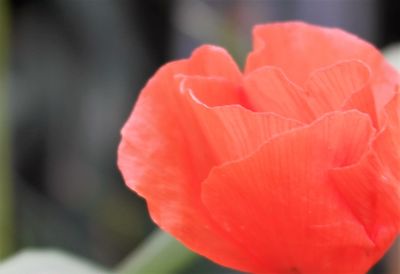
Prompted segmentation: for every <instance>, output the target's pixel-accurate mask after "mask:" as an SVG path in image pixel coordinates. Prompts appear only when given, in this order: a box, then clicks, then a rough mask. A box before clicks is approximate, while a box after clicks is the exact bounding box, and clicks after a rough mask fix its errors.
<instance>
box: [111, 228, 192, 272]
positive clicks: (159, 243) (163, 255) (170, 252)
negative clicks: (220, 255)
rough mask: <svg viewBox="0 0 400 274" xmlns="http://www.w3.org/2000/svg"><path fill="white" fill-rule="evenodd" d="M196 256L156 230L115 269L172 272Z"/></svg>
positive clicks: (187, 263)
mask: <svg viewBox="0 0 400 274" xmlns="http://www.w3.org/2000/svg"><path fill="white" fill-rule="evenodd" d="M196 258H198V257H197V256H196V255H195V254H194V253H192V252H190V251H189V250H187V249H186V248H185V247H184V246H183V245H181V244H180V243H179V242H178V241H176V240H175V239H174V238H172V237H171V236H169V235H167V234H165V233H163V232H161V231H156V232H154V233H153V234H151V235H150V236H149V237H148V238H147V239H146V241H145V242H144V243H143V245H142V246H140V247H139V248H137V249H136V250H135V251H134V252H133V253H132V254H130V255H128V256H127V258H126V259H125V260H123V261H122V263H120V264H119V265H118V266H117V267H116V269H115V273H116V274H148V273H163V274H174V273H177V272H178V271H179V270H181V269H184V268H185V267H186V266H188V265H189V264H190V263H192V262H193V261H194V260H195V259H196Z"/></svg>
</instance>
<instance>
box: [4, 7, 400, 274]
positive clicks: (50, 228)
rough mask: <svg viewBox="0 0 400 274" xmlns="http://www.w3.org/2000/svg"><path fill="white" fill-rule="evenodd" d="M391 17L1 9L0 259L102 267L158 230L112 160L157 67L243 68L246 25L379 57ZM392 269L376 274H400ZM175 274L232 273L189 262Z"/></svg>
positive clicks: (389, 35)
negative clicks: (328, 40)
mask: <svg viewBox="0 0 400 274" xmlns="http://www.w3.org/2000/svg"><path fill="white" fill-rule="evenodd" d="M399 14H400V5H399V2H398V1H382V0H348V1H342V0H269V1H268V0H267V1H255V0H242V1H239V0H236V1H235V0H214V1H212V0H207V1H206V0H203V1H200V0H196V1H195V0H181V1H165V0H164V1H163V0H160V1H157V0H146V1H136V0H9V1H7V0H0V205H1V206H0V229H1V231H2V233H0V235H8V236H6V237H3V238H2V237H1V236H0V257H1V256H2V252H3V254H6V253H7V254H10V250H14V251H16V250H20V249H22V248H26V247H55V248H58V249H61V250H65V251H68V252H70V253H73V254H76V255H78V256H83V257H84V258H87V259H89V260H92V261H94V262H98V263H100V264H101V265H103V266H106V267H111V266H114V265H115V264H117V263H118V262H119V261H121V260H122V259H123V258H125V256H127V254H129V253H130V252H131V251H132V250H135V248H137V247H138V246H139V245H140V244H141V243H142V242H143V241H144V239H145V238H146V237H147V236H148V235H149V233H150V232H151V231H153V230H154V229H155V226H154V224H153V223H152V222H151V220H150V219H149V216H148V214H147V211H146V206H145V203H144V201H143V200H142V199H140V198H139V197H138V196H136V195H135V194H134V193H132V192H130V191H129V190H128V189H127V188H126V187H125V186H124V183H123V181H122V179H121V176H120V174H119V172H118V170H117V168H116V149H117V145H118V142H119V130H120V128H121V127H122V125H123V123H124V121H125V119H126V118H127V116H128V115H129V113H130V111H131V109H132V106H133V104H134V101H135V99H136V97H137V95H138V93H139V91H140V89H141V87H143V85H144V84H145V82H146V80H147V79H148V78H149V77H150V76H151V75H152V74H153V73H154V71H155V70H156V69H157V68H158V67H159V66H160V65H161V64H163V63H165V62H166V61H168V60H171V59H176V58H182V57H186V56H188V55H189V54H190V52H191V51H192V50H193V48H195V47H196V46H198V45H200V44H202V43H213V44H218V45H220V46H223V47H225V48H227V49H228V50H229V51H230V52H231V53H232V55H233V56H234V57H235V58H236V60H237V61H238V62H239V64H243V60H244V59H245V58H246V53H247V52H248V51H249V50H250V48H251V27H252V25H254V24H255V23H262V22H270V21H276V20H293V19H300V20H305V21H308V22H311V23H317V24H323V25H328V26H337V27H341V28H344V29H346V30H348V31H351V32H353V33H356V34H358V35H359V36H361V37H363V38H364V39H367V40H369V41H370V42H372V43H374V44H375V45H377V46H379V47H384V46H387V45H388V44H390V43H393V42H395V41H399V40H400V28H399V27H398V15H399ZM12 224H13V226H12V227H11V225H12ZM7 231H8V232H7ZM172 256H173V255H172ZM398 257H399V256H398V255H397V253H396V251H395V250H393V251H391V253H390V254H389V257H387V258H385V260H384V263H381V264H380V265H379V266H377V268H376V269H375V273H391V274H396V273H397V274H398V273H400V267H399V261H398ZM154 263H155V264H156V263H157V262H154ZM179 273H182V274H184V273H235V272H234V271H230V270H228V269H223V268H221V267H218V266H216V265H214V264H213V263H211V262H209V261H207V260H205V259H203V258H200V257H196V258H195V259H193V260H190V263H188V264H187V265H186V266H185V267H184V268H182V269H181V270H180V272H179Z"/></svg>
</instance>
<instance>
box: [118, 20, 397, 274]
mask: <svg viewBox="0 0 400 274" xmlns="http://www.w3.org/2000/svg"><path fill="white" fill-rule="evenodd" d="M399 79H400V78H399V73H398V72H396V71H395V70H394V69H393V68H392V67H391V66H390V65H389V64H387V62H385V60H384V58H383V57H382V55H381V54H380V53H379V52H378V51H377V50H376V49H375V48H374V47H373V46H372V45H370V44H368V43H367V42H365V41H363V40H361V39H360V38H358V37H356V36H354V35H351V34H348V33H346V32H344V31H341V30H339V29H333V28H324V27H317V26H312V25H308V24H306V23H301V22H289V23H275V24H269V25H260V26H256V27H255V29H254V50H253V51H252V52H251V53H250V55H249V56H248V59H247V62H246V66H245V71H244V73H242V72H241V71H240V69H239V68H238V66H237V65H236V64H235V62H234V60H233V59H232V58H231V57H230V55H229V54H228V53H227V52H226V51H225V50H224V49H222V48H220V47H217V46H210V45H206V46H202V47H199V48H198V49H196V50H195V51H194V52H193V54H192V55H191V57H190V58H188V59H184V60H180V61H175V62H171V63H168V64H166V65H165V66H163V67H162V68H161V69H159V70H158V71H157V72H156V74H155V75H154V76H153V77H152V78H151V79H150V80H149V81H148V83H147V84H146V86H145V87H144V88H143V90H142V92H141V95H140V96H139V99H138V101H137V103H136V106H135V108H134V110H133V112H132V114H131V115H130V117H129V119H128V121H127V122H126V124H125V126H124V127H123V129H122V140H121V143H120V146H119V149H118V166H119V168H120V170H121V171H122V174H123V177H124V180H125V182H126V184H127V185H128V187H130V188H131V189H132V190H134V191H135V192H137V193H138V194H139V195H140V196H142V197H144V198H145V199H146V202H147V204H148V208H149V212H150V215H151V217H152V219H153V220H154V222H155V223H156V224H158V225H159V227H161V228H162V229H163V230H165V231H167V232H168V233H170V234H172V235H173V236H174V237H176V238H177V239H178V240H179V241H181V242H182V243H184V244H185V245H186V246H187V247H189V248H190V249H191V250H193V251H195V252H197V253H199V254H201V255H203V256H205V257H207V258H209V259H211V260H213V261H215V262H217V263H219V264H222V265H224V266H227V267H231V268H234V269H237V270H240V271H245V272H251V273H260V274H261V273H263V274H267V273H268V274H270V273H282V274H283V273H306V274H310V273H312V274H314V273H315V274H317V273H318V274H319V273H320V274H337V273H346V274H347V273H348V274H360V273H365V272H366V271H368V269H369V268H370V267H371V266H372V265H373V264H374V263H375V262H376V261H377V260H378V259H379V258H381V257H382V255H383V254H384V252H385V251H386V250H387V249H388V247H389V246H390V244H391V243H392V242H393V240H394V239H395V238H396V237H397V235H398V233H399V231H400V141H399V140H400V96H399V94H398V93H396V89H398V86H399ZM397 92H398V91H397Z"/></svg>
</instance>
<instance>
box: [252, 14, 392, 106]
mask: <svg viewBox="0 0 400 274" xmlns="http://www.w3.org/2000/svg"><path fill="white" fill-rule="evenodd" d="M253 37H254V38H253V41H254V42H253V43H254V50H253V52H251V53H250V55H249V56H248V59H247V63H246V73H250V72H251V71H253V70H256V69H258V68H260V67H263V66H276V67H279V68H281V69H282V70H283V71H284V72H285V74H286V75H287V76H288V77H289V79H290V80H292V81H294V82H295V83H296V84H298V85H302V84H303V83H304V82H305V81H306V80H307V79H308V77H309V75H310V74H311V73H312V72H313V71H314V70H316V69H318V68H321V67H326V66H329V65H332V64H334V63H336V62H337V61H338V60H349V59H358V60H361V61H363V62H364V63H365V64H367V65H368V66H369V68H370V69H371V72H372V74H371V75H372V79H371V85H372V90H373V94H374V97H375V100H376V103H377V108H378V109H381V108H382V106H384V105H385V104H386V103H387V102H388V101H389V100H390V98H391V97H392V96H393V92H394V87H395V85H396V84H397V83H398V82H399V75H398V73H397V72H396V70H395V69H394V68H392V67H391V66H390V65H389V64H388V63H387V62H386V61H385V60H384V58H383V56H382V55H381V54H380V53H379V51H378V50H377V49H376V48H374V47H373V46H372V45H370V44H369V43H367V42H365V41H363V40H361V39H360V38H358V37H356V36H354V35H352V34H349V33H346V32H344V31H342V30H339V29H335V28H321V27H317V26H312V25H309V24H306V23H302V22H288V23H275V24H268V25H259V26H256V27H255V28H254V31H253Z"/></svg>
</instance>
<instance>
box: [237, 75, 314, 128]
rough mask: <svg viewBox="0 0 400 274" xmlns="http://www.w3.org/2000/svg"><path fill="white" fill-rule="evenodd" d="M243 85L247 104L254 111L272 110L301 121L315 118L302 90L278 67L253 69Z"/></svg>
mask: <svg viewBox="0 0 400 274" xmlns="http://www.w3.org/2000/svg"><path fill="white" fill-rule="evenodd" d="M243 85H244V89H245V94H246V98H247V101H248V104H249V105H250V107H251V108H252V109H254V110H255V111H261V112H274V113H277V114H279V115H282V116H284V117H288V118H291V119H295V120H298V121H302V122H310V121H312V120H314V118H315V116H314V114H313V112H312V110H311V108H310V106H309V104H308V102H307V98H306V97H305V94H304V92H303V90H302V89H301V88H299V87H297V86H296V85H294V84H293V83H291V82H290V81H289V80H288V79H287V78H286V76H285V74H284V73H283V72H282V71H281V70H280V69H277V68H273V67H264V68H260V69H258V70H256V71H253V72H252V73H250V74H248V75H247V76H246V77H245V78H244V80H243Z"/></svg>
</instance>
